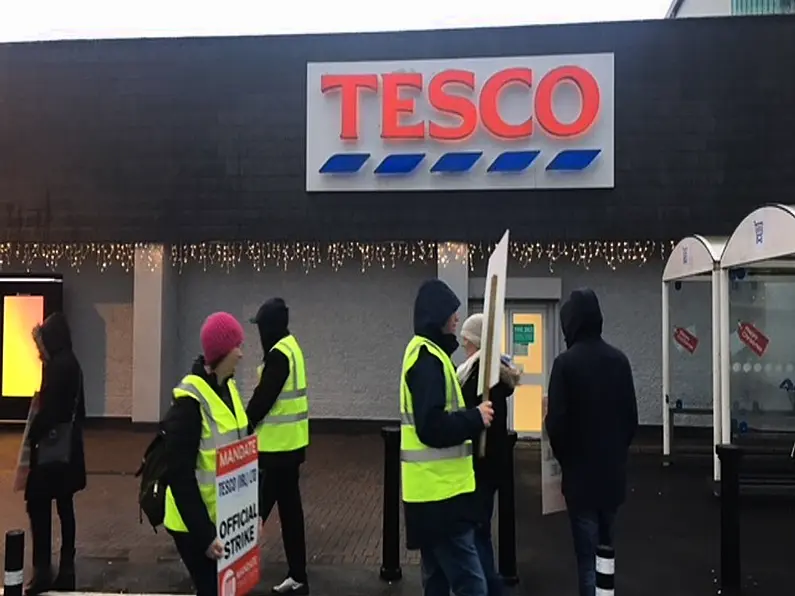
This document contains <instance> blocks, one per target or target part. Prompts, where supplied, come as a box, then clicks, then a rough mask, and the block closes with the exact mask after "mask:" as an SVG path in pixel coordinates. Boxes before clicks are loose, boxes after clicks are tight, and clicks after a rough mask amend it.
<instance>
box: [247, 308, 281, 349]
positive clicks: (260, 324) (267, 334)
mask: <svg viewBox="0 0 795 596" xmlns="http://www.w3.org/2000/svg"><path fill="white" fill-rule="evenodd" d="M251 322H252V323H254V324H255V325H256V326H257V330H258V331H259V339H260V342H261V343H262V349H263V350H264V351H265V354H267V353H268V352H270V351H271V349H272V348H273V346H275V345H276V342H278V341H279V340H280V339H282V338H283V337H287V336H288V335H290V331H289V330H288V327H287V326H288V323H289V322H290V309H288V308H287V304H286V303H285V302H284V300H282V299H281V298H271V299H270V300H268V301H267V302H265V303H264V304H263V305H262V306H260V307H259V310H258V311H257V314H256V316H255V317H254V318H253V319H251Z"/></svg>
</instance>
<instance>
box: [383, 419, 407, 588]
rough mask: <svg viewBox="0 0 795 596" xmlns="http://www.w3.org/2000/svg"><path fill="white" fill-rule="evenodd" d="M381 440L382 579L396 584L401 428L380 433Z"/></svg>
mask: <svg viewBox="0 0 795 596" xmlns="http://www.w3.org/2000/svg"><path fill="white" fill-rule="evenodd" d="M381 436H382V437H383V439H384V510H383V511H384V525H383V536H382V537H381V546H382V552H381V579H382V580H384V581H387V582H394V581H398V580H400V579H401V578H402V577H403V571H402V569H401V568H400V427H398V426H385V427H383V428H382V429H381Z"/></svg>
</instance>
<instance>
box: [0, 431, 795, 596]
mask: <svg viewBox="0 0 795 596" xmlns="http://www.w3.org/2000/svg"><path fill="white" fill-rule="evenodd" d="M148 439H149V435H148V434H145V433H134V432H118V431H115V432H108V431H103V432H100V431H91V432H90V433H88V434H87V438H86V442H87V453H88V456H87V458H88V462H87V463H88V468H89V473H90V477H89V489H88V490H86V491H85V492H83V493H81V494H80V495H79V497H78V499H77V509H78V551H79V561H78V572H79V573H78V583H79V588H80V589H82V590H89V591H102V592H134V593H135V592H137V593H141V592H159V593H188V592H189V591H190V584H189V582H188V580H187V578H186V577H185V574H184V572H183V570H182V568H181V566H180V564H179V562H178V560H177V559H176V556H175V553H174V551H173V548H172V545H171V543H170V540H169V537H168V536H167V535H165V534H164V533H163V532H162V531H161V532H160V533H158V534H154V533H152V531H151V529H150V528H148V527H147V526H145V525H139V524H138V512H137V507H136V504H135V499H136V482H135V479H134V478H132V476H131V472H132V471H134V470H135V468H136V466H137V463H138V458H139V457H140V454H141V453H142V451H143V449H144V447H145V445H146V443H147V441H148ZM18 440H19V436H18V434H16V433H5V434H2V435H0V492H1V491H4V492H5V495H6V497H5V502H4V506H3V507H2V508H0V523H1V524H2V526H1V527H3V528H5V529H10V528H15V527H25V526H26V518H25V515H24V505H23V503H22V501H21V498H20V496H19V495H14V494H12V493H11V490H10V483H11V475H12V470H13V467H14V463H15V459H16V447H17V444H18ZM382 457H383V452H382V447H381V439H380V437H379V436H377V435H364V436H341V435H325V436H315V437H314V438H313V444H312V447H311V448H310V452H309V456H308V462H307V464H306V466H305V473H304V476H303V480H302V482H303V490H304V499H305V509H306V515H307V540H308V551H309V552H308V556H309V560H310V573H311V579H312V587H313V594H315V595H317V596H328V595H331V594H346V595H350V596H358V595H360V594H361V595H364V594H372V595H378V594H394V595H403V594H405V595H408V594H412V595H415V594H419V593H421V588H420V585H419V570H418V566H417V564H416V563H417V558H416V555H415V554H414V553H411V554H409V553H407V552H405V551H404V552H403V553H402V561H403V564H404V580H403V581H402V582H399V583H397V584H395V585H393V586H388V585H387V584H384V583H382V582H380V581H379V580H378V566H379V564H380V553H381V541H380V538H381V536H380V534H381V497H382V493H381V478H382V475H381V466H382ZM710 465H711V460H710V459H709V457H705V456H699V457H692V458H687V457H685V458H681V460H680V461H679V462H678V463H677V465H675V466H673V467H671V468H669V469H662V468H661V467H660V465H659V458H658V457H657V456H654V455H649V454H636V455H633V458H632V461H631V473H630V477H631V488H630V494H629V497H628V501H627V504H626V506H625V507H624V509H623V510H622V512H621V516H620V519H619V524H618V527H617V543H616V551H617V557H618V558H617V570H618V571H617V583H618V590H619V593H620V594H621V595H622V596H626V595H630V594H638V595H641V594H642V595H643V596H656V595H657V594H659V595H660V596H662V595H665V596H670V595H672V594H673V595H675V596H690V595H692V596H696V595H699V596H701V595H705V594H716V593H717V586H716V571H715V570H716V569H717V567H718V560H719V552H718V544H719V526H718V506H717V505H718V504H717V502H716V500H715V499H714V498H713V497H712V496H711V493H710V490H709V488H708V484H707V480H708V477H709V475H710ZM516 468H517V489H516V502H517V521H516V524H517V535H518V542H519V549H518V563H519V575H520V578H521V583H520V585H519V586H518V587H517V588H516V589H515V591H514V593H515V594H516V595H517V596H519V595H530V594H532V595H533V596H545V595H549V596H553V595H554V596H573V595H574V594H575V575H574V572H573V564H574V560H573V559H574V557H573V554H572V551H571V540H570V535H569V530H568V525H567V520H566V517H565V514H558V515H553V516H548V517H542V516H541V515H540V478H539V474H538V470H539V463H538V451H537V449H534V448H533V447H531V446H520V448H518V450H517V465H516ZM266 531H267V535H268V538H267V541H266V544H265V547H264V550H263V579H264V581H263V588H265V587H267V586H269V585H272V584H273V583H274V582H276V581H277V580H279V579H281V575H282V573H283V571H284V567H283V561H284V557H283V555H282V552H281V540H280V534H279V528H278V516H277V515H276V514H275V513H274V514H273V515H272V518H271V519H270V520H269V522H268V526H267V530H266ZM742 531H743V537H742V539H743V546H744V550H743V575H744V578H745V580H744V581H745V583H746V586H747V588H746V592H745V594H747V595H748V596H761V595H767V594H770V595H771V596H772V595H774V594H776V595H778V594H782V593H792V586H793V585H795V571H793V569H794V568H795V566H793V565H792V554H793V553H795V507H793V504H792V503H791V502H785V501H772V500H769V501H764V502H758V501H753V502H751V501H749V502H746V503H744V505H743V514H742Z"/></svg>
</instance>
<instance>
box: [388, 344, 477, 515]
mask: <svg viewBox="0 0 795 596" xmlns="http://www.w3.org/2000/svg"><path fill="white" fill-rule="evenodd" d="M423 347H424V348H426V349H427V350H428V352H430V353H431V355H432V356H436V357H437V358H438V359H439V360H441V362H442V368H443V369H444V380H445V387H446V391H445V393H446V399H445V408H444V409H445V411H447V412H454V411H456V410H459V409H463V408H465V407H466V406H465V404H464V397H463V395H462V394H461V385H460V383H459V382H458V376H457V375H456V372H455V368H454V367H453V363H452V361H451V360H450V357H449V356H448V355H447V354H446V353H445V352H444V351H443V350H442V349H441V348H440V347H439V346H437V345H436V344H435V343H433V342H432V341H430V340H428V339H425V338H424V337H416V336H415V337H414V338H413V339H412V340H411V341H410V342H409V345H408V346H407V347H406V353H405V355H404V356H403V372H402V374H401V377H400V471H401V484H402V488H403V500H404V501H405V502H407V503H429V502H434V501H443V500H444V499H449V498H451V497H455V496H456V495H461V494H464V493H471V492H473V491H474V490H475V472H474V470H473V468H472V441H466V442H465V443H463V444H461V445H456V446H455V447H447V448H444V449H434V448H433V447H428V446H427V445H425V444H424V443H423V442H422V441H420V439H419V437H418V436H417V429H416V427H415V426H414V402H413V400H412V396H411V391H410V390H409V387H408V383H406V374H407V373H408V372H409V370H410V369H411V367H412V366H414V363H415V362H417V357H418V356H419V354H420V348H423Z"/></svg>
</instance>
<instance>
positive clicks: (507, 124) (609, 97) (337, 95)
mask: <svg viewBox="0 0 795 596" xmlns="http://www.w3.org/2000/svg"><path fill="white" fill-rule="evenodd" d="M614 86H615V81H614V60H613V54H610V53H603V54H573V55H558V56H513V57H500V58H459V59H445V60H414V61H384V62H319V63H309V64H308V65H307V99H306V109H307V114H306V127H307V128H306V190H307V191H308V192H335V191H340V192H341V191H345V192H349V191H399V190H405V191H412V190H414V191H417V190H488V189H499V188H513V189H533V188H538V189H549V188H613V186H614V180H613V178H614V169H615V168H614V154H613V153H614V101H613V100H614Z"/></svg>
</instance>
